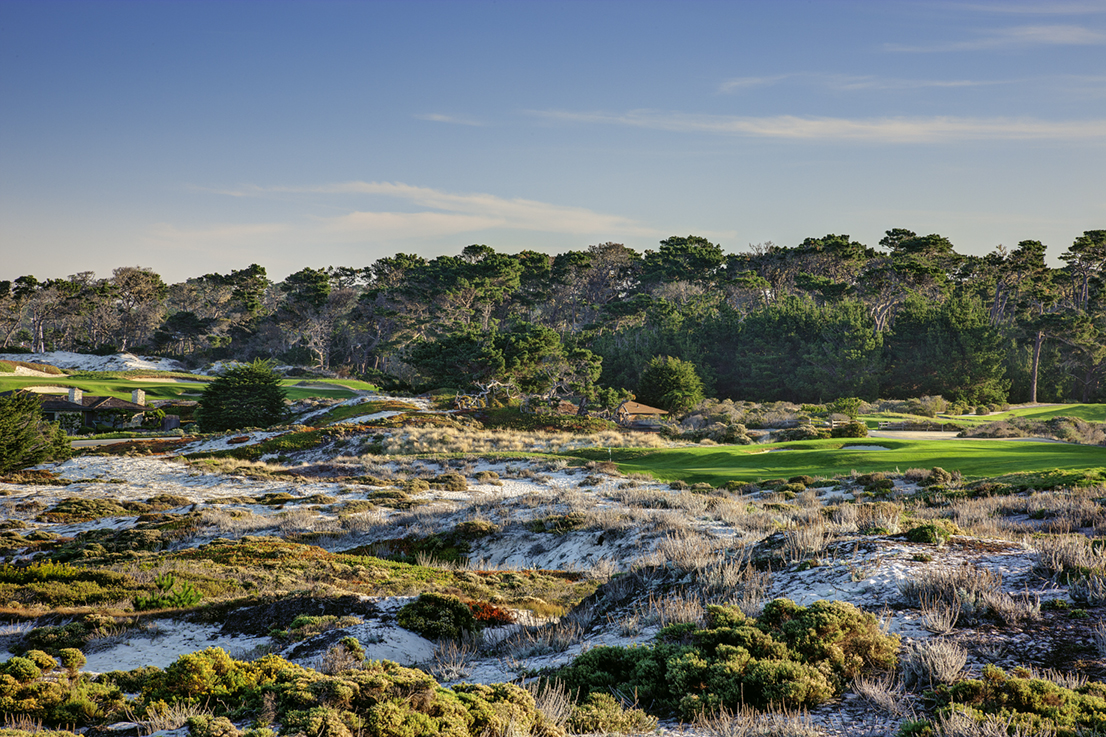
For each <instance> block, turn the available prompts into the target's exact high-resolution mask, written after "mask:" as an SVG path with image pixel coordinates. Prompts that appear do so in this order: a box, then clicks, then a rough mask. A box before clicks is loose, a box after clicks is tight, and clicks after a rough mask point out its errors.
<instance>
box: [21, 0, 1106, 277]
mask: <svg viewBox="0 0 1106 737" xmlns="http://www.w3.org/2000/svg"><path fill="white" fill-rule="evenodd" d="M1104 171H1106V0H1101V1H1075V2H1064V1H1063V0H1057V1H1056V2H974V3H973V2H964V3H961V2H889V1H887V0H883V1H881V2H830V1H820V2H796V1H791V0H773V1H767V0H766V1H764V2H726V3H695V2H680V3H676V2H663V3H643V2H632V3H631V2H587V3H577V2H464V1H463V0H452V1H450V2H422V1H420V0H409V1H407V2H399V3H390V2H310V3H308V2H202V1H199V0H189V1H188V2H99V1H98V0H82V1H81V2H54V1H52V0H35V1H34V2H13V1H11V0H0V256H2V259H0V263H2V264H3V268H0V279H11V278H14V277H16V276H19V275H21V274H27V273H30V274H34V275H36V276H38V277H39V278H47V277H63V276H67V275H69V274H73V273H76V272H78V271H95V272H96V273H97V274H98V275H100V276H108V275H110V273H111V270H112V268H114V267H117V266H136V265H138V266H148V267H151V268H153V269H155V270H156V271H158V272H159V273H160V274H162V275H163V277H164V278H165V279H166V280H167V281H180V280H183V279H185V278H187V277H189V276H198V275H201V274H204V273H209V272H212V271H219V272H223V273H225V272H228V271H230V270H233V269H238V268H243V267H245V266H247V265H249V264H250V263H255V262H256V263H260V264H262V265H264V266H266V267H267V269H268V271H269V275H270V277H271V278H276V279H280V278H283V277H284V276H285V275H287V274H288V273H291V272H292V271H296V270H298V269H300V268H302V267H304V266H313V267H322V266H327V265H335V266H337V265H346V266H356V267H360V266H367V265H369V264H371V263H372V262H373V261H375V260H376V259H378V258H380V257H382V256H386V255H391V254H394V253H397V252H406V253H420V254H423V255H425V256H435V255H438V254H443V253H458V252H459V251H460V249H461V248H463V247H464V246H466V245H468V244H471V243H486V244H487V245H490V246H492V247H493V248H495V249H496V250H501V251H506V252H516V251H518V250H521V249H524V248H533V249H537V250H543V251H547V252H551V253H555V252H562V251H565V250H569V249H582V248H585V247H586V246H588V245H590V244H594V243H602V242H606V241H615V242H621V243H625V244H627V245H629V246H631V247H634V248H636V249H639V250H644V249H646V248H653V247H655V246H656V244H657V241H659V240H660V239H662V238H665V237H667V236H670V235H687V234H691V233H694V234H696V235H704V236H707V237H708V238H710V239H711V240H713V241H715V242H717V243H720V244H721V245H722V246H723V248H724V249H726V250H727V251H740V250H743V249H745V248H747V247H748V246H749V244H751V243H761V242H765V241H772V242H774V243H777V244H780V245H788V246H791V245H796V244H798V243H799V242H801V241H802V240H803V239H804V238H806V237H808V236H821V235H825V234H827V233H848V234H851V235H852V236H853V237H854V238H856V239H857V240H860V241H861V242H863V243H865V244H868V245H873V246H874V245H875V244H876V243H877V242H878V240H879V238H880V237H881V236H882V234H883V232H884V231H885V230H887V229H889V228H895V227H902V228H909V229H911V230H914V231H917V232H919V233H934V232H935V233H940V234H942V235H945V236H947V237H948V238H949V239H950V240H952V242H953V243H954V244H955V246H956V247H957V249H958V250H959V251H961V252H963V253H976V254H982V253H986V252H989V251H991V250H993V249H994V248H995V247H996V246H998V245H999V244H1004V245H1006V246H1007V247H1012V246H1014V245H1016V244H1017V242H1018V241H1020V240H1024V239H1035V240H1041V241H1043V242H1044V243H1046V244H1047V245H1048V246H1049V254H1050V257H1051V258H1052V260H1053V261H1055V260H1056V257H1058V256H1059V254H1060V253H1061V252H1063V250H1064V249H1065V248H1066V247H1067V246H1069V245H1070V244H1071V242H1072V240H1073V239H1074V238H1075V237H1076V236H1078V235H1079V234H1080V233H1082V232H1083V231H1084V230H1089V229H1100V228H1106V177H1104V176H1103V172H1104Z"/></svg>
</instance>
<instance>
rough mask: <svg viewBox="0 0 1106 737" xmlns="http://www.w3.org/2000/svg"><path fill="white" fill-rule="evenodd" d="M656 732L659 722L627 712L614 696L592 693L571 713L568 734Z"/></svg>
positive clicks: (635, 710)
mask: <svg viewBox="0 0 1106 737" xmlns="http://www.w3.org/2000/svg"><path fill="white" fill-rule="evenodd" d="M656 728H657V720H656V718H655V717H651V716H649V715H648V714H646V713H645V712H644V711H642V710H641V709H633V708H631V709H625V708H623V706H622V704H620V703H619V702H618V701H617V700H616V699H615V698H614V697H613V696H611V695H610V694H605V693H591V694H588V696H587V698H586V699H584V702H583V703H582V704H579V705H577V706H576V707H575V708H573V710H572V715H571V716H569V718H568V731H569V732H572V733H574V734H595V733H600V734H609V733H615V734H641V733H642V732H652V731H653V730H654V729H656Z"/></svg>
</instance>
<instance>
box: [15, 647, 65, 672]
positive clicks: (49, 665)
mask: <svg viewBox="0 0 1106 737" xmlns="http://www.w3.org/2000/svg"><path fill="white" fill-rule="evenodd" d="M23 657H25V658H27V659H28V660H30V661H31V662H32V663H34V664H35V666H36V667H38V668H39V670H41V671H42V672H43V673H49V672H50V671H52V670H53V669H54V668H57V667H58V661H57V660H55V659H54V658H52V657H51V656H50V655H47V654H46V653H44V652H42V651H41V650H28V651H27V652H25V653H23Z"/></svg>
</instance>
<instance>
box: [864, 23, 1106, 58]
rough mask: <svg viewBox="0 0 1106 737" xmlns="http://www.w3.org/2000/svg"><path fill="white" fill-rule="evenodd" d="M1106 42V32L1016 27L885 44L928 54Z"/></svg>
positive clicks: (1067, 26) (1072, 27) (1082, 28)
mask: <svg viewBox="0 0 1106 737" xmlns="http://www.w3.org/2000/svg"><path fill="white" fill-rule="evenodd" d="M1102 43H1106V33H1103V32H1101V31H1096V30H1094V29H1091V28H1084V27H1083V26H1072V25H1050V26H1014V27H1011V28H999V29H994V30H991V31H987V32H986V33H984V34H983V35H982V36H979V37H977V38H974V39H967V40H964V41H950V42H947V43H938V44H928V45H921V46H912V45H908V44H893V43H888V44H884V46H883V48H884V49H885V50H886V51H903V52H917V53H929V52H939V51H985V50H989V49H1009V48H1024V47H1030V46H1093V45H1098V44H1102Z"/></svg>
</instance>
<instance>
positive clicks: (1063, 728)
mask: <svg viewBox="0 0 1106 737" xmlns="http://www.w3.org/2000/svg"><path fill="white" fill-rule="evenodd" d="M934 695H935V698H936V701H937V703H938V704H939V705H940V709H939V713H948V712H950V711H963V712H965V713H966V714H968V715H969V716H971V717H973V718H975V719H976V720H977V721H979V720H982V719H983V718H984V717H985V716H986V715H994V716H997V717H1000V718H1003V719H1006V720H1009V721H1010V722H1011V723H1012V724H1013V725H1017V726H1019V727H1021V728H1022V729H1023V730H1024V731H1026V732H1031V733H1034V734H1038V733H1043V732H1050V731H1055V733H1056V734H1057V735H1058V737H1076V735H1079V734H1086V733H1088V732H1090V733H1101V732H1102V731H1104V730H1106V685H1104V684H1102V683H1095V682H1092V683H1088V684H1086V685H1083V686H1080V687H1078V688H1076V689H1074V690H1072V689H1069V688H1065V687H1063V686H1061V685H1059V684H1057V683H1054V682H1052V681H1049V680H1045V679H1043V678H1033V677H1032V675H1031V674H1030V673H1029V672H1028V671H1026V670H1025V669H1022V668H1017V669H1014V671H1012V673H1010V674H1007V673H1006V672H1005V671H1003V670H1002V669H1000V668H996V667H995V666H993V665H988V666H984V668H983V674H982V677H981V678H979V679H974V678H971V679H965V680H963V681H960V682H959V683H955V684H952V685H950V686H941V687H939V688H938V689H937V690H936V692H935V694H934Z"/></svg>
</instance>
